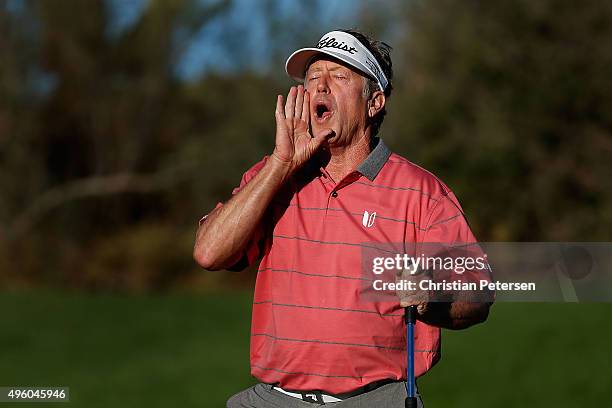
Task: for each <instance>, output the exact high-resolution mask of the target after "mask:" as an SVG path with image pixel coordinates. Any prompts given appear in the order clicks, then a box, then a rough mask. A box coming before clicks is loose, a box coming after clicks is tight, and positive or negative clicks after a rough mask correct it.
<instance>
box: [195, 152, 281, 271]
mask: <svg viewBox="0 0 612 408" xmlns="http://www.w3.org/2000/svg"><path fill="white" fill-rule="evenodd" d="M288 177H289V170H288V168H287V166H284V165H283V164H282V163H280V162H279V161H278V160H276V159H275V158H274V156H271V157H270V159H269V160H268V161H267V162H266V164H265V165H264V167H263V168H262V169H261V170H260V171H259V173H257V175H256V176H255V177H254V178H253V179H252V180H251V181H250V182H249V183H248V184H246V186H245V187H244V188H243V189H242V190H241V191H240V192H238V193H237V194H236V195H234V196H233V197H232V198H231V199H230V200H229V201H228V202H227V203H225V204H224V205H223V206H221V207H219V208H217V209H216V210H214V211H213V212H212V213H211V214H210V215H209V216H208V217H207V218H206V220H204V222H202V224H201V225H200V227H199V228H198V231H197V234H196V241H195V246H194V252H193V256H194V259H195V260H196V261H197V262H198V263H199V264H200V265H201V266H202V267H204V268H205V269H210V270H217V269H224V268H227V267H229V266H231V265H232V264H233V263H235V262H236V261H238V258H239V255H240V254H241V253H242V251H243V250H244V248H245V247H246V245H247V243H248V242H249V239H250V238H251V236H252V235H253V233H254V231H255V229H256V228H257V225H258V224H259V223H260V222H261V220H262V218H263V215H264V213H265V212H266V210H267V208H268V206H269V205H270V202H271V201H272V198H273V197H274V195H275V194H276V192H277V191H278V189H279V188H280V187H281V186H282V185H283V183H284V182H285V181H286V180H287V178H288Z"/></svg>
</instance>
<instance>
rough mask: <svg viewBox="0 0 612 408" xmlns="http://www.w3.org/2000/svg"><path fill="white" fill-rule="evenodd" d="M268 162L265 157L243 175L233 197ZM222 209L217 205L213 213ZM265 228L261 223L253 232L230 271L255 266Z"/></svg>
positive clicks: (202, 219) (203, 218) (204, 218)
mask: <svg viewBox="0 0 612 408" xmlns="http://www.w3.org/2000/svg"><path fill="white" fill-rule="evenodd" d="M267 160H268V156H265V157H264V158H263V159H262V160H261V161H259V162H258V163H256V164H255V165H253V166H252V167H251V168H250V169H248V170H247V171H246V172H245V173H244V174H243V175H242V179H241V180H240V184H239V185H238V186H237V187H235V188H234V189H233V190H232V196H234V195H236V194H238V193H239V192H240V191H241V190H242V189H243V188H244V187H245V186H246V185H247V184H248V183H249V182H250V181H251V180H252V179H253V178H254V177H255V176H256V175H257V173H259V171H260V170H261V169H262V168H263V167H264V165H265V164H266V161H267ZM220 207H223V203H222V202H219V203H217V205H216V206H215V208H214V209H213V210H212V211H214V210H216V209H218V208H220ZM212 211H211V212H212ZM209 214H210V213H209ZM206 217H208V214H206V215H204V216H203V217H202V218H200V221H199V224H200V225H201V224H202V223H203V222H204V220H206ZM264 226H265V221H263V222H260V223H259V225H258V226H257V227H256V229H255V231H254V232H253V236H252V237H251V238H250V239H249V242H248V243H247V246H246V247H245V249H244V250H243V252H242V254H239V255H237V256H236V262H235V263H234V264H233V265H232V266H231V267H229V268H227V269H228V270H242V269H244V268H246V267H247V266H249V265H251V264H253V262H255V261H256V260H257V259H258V258H259V256H260V254H261V249H262V248H263V245H264V242H265V231H264Z"/></svg>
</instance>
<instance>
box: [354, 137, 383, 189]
mask: <svg viewBox="0 0 612 408" xmlns="http://www.w3.org/2000/svg"><path fill="white" fill-rule="evenodd" d="M372 145H374V146H375V147H374V149H372V151H371V152H370V154H369V155H368V157H366V159H365V160H364V161H363V162H362V163H361V164H360V165H359V167H357V171H358V172H359V173H361V174H362V175H364V176H366V177H367V178H368V180H370V181H374V179H375V178H376V176H377V175H378V173H379V172H380V170H381V169H382V168H383V166H384V165H385V163H386V162H387V159H389V156H391V150H389V148H388V147H387V145H386V144H385V143H384V142H383V141H382V139H381V138H379V137H377V138H374V139H373V140H372Z"/></svg>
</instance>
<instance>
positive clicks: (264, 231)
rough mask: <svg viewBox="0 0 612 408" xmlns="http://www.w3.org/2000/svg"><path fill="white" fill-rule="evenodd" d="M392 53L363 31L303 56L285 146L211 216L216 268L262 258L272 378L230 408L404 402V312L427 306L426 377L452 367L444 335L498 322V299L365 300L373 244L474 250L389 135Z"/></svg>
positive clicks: (255, 332) (262, 310) (204, 244)
mask: <svg viewBox="0 0 612 408" xmlns="http://www.w3.org/2000/svg"><path fill="white" fill-rule="evenodd" d="M389 53H390V48H389V47H388V46H387V45H386V44H384V43H382V42H379V41H374V40H372V39H370V38H368V37H366V36H365V35H363V34H361V33H359V32H356V31H350V30H348V31H332V32H330V33H327V34H325V35H324V36H323V37H322V38H321V40H320V41H319V42H318V44H317V46H316V47H314V48H304V49H301V50H298V51H296V52H294V53H293V54H292V55H291V56H290V57H289V59H288V60H287V63H286V71H287V73H288V74H289V75H290V76H291V77H293V78H295V79H296V80H299V81H302V80H303V81H304V85H303V86H302V85H299V86H297V87H291V89H290V91H289V93H288V95H287V98H286V100H283V97H282V96H280V95H279V96H278V99H277V103H276V112H275V117H276V145H275V148H274V151H273V152H272V154H271V155H270V156H267V157H265V158H264V159H263V160H262V161H260V162H259V163H257V164H256V165H255V166H253V167H252V168H251V169H249V170H248V171H247V172H246V173H245V174H244V176H243V179H242V182H241V183H240V186H239V187H238V188H236V189H235V190H234V192H233V196H232V198H231V199H230V200H229V201H227V202H226V203H223V204H221V203H220V204H218V205H217V207H216V208H215V209H214V210H213V211H212V212H211V213H210V214H208V216H206V217H204V218H203V219H202V220H201V221H200V227H199V229H198V232H197V237H196V243H195V248H194V258H195V259H196V261H197V262H198V263H199V264H200V265H201V266H203V267H204V268H206V269H211V270H217V269H242V268H244V267H245V266H247V265H248V264H250V263H252V262H254V261H255V260H256V259H257V258H258V257H260V256H262V257H263V258H262V260H261V263H260V267H259V270H258V276H257V283H256V287H255V296H254V302H253V320H252V328H251V373H252V375H253V376H255V377H256V378H257V379H258V380H260V381H261V383H260V384H258V385H256V386H255V387H252V388H250V389H248V390H245V391H243V392H241V393H238V394H236V395H235V396H233V397H232V398H230V400H229V401H228V404H227V406H228V407H230V408H233V407H305V406H308V404H305V403H304V402H310V403H312V404H313V406H315V405H316V404H336V405H337V406H338V407H357V406H359V407H361V406H373V407H374V406H375V407H403V406H404V405H403V404H404V398H405V396H406V390H405V388H404V385H405V383H404V382H403V380H405V378H406V374H405V373H406V351H405V345H406V337H405V334H404V330H405V324H404V321H403V309H402V307H404V306H408V305H411V304H418V305H419V312H418V314H419V317H418V322H417V325H416V329H415V330H416V350H417V353H416V356H415V366H416V368H415V371H416V375H417V376H419V375H422V374H424V373H425V372H426V371H427V370H429V369H430V368H431V366H433V364H435V363H436V362H437V360H438V359H439V355H440V354H439V353H440V350H439V347H440V328H441V327H445V328H451V329H459V328H464V327H468V326H470V325H473V324H476V323H479V322H482V321H484V320H485V319H486V317H487V314H488V304H486V303H465V302H458V301H455V302H452V303H440V302H438V303H429V304H428V303H426V302H424V301H423V300H422V298H420V297H418V296H416V297H410V296H408V297H405V298H403V300H402V302H401V304H400V302H398V301H396V302H362V301H360V299H359V293H360V290H361V289H360V288H361V287H362V286H361V285H362V281H363V278H362V275H361V273H362V258H361V256H362V253H361V251H362V249H364V248H365V247H367V245H366V244H365V243H372V242H375V243H387V242H403V243H416V242H460V243H470V242H475V238H474V237H473V235H472V233H471V231H470V229H469V227H468V225H467V222H466V220H465V218H464V216H463V212H462V210H461V207H460V206H459V204H458V202H457V200H456V198H455V196H454V195H453V193H452V192H451V191H450V190H449V189H448V188H447V187H446V186H445V185H444V184H443V183H442V182H441V181H440V180H438V179H437V178H436V177H434V176H433V175H431V174H430V173H428V172H427V171H425V170H423V169H421V168H419V167H418V166H416V165H414V164H412V163H411V162H409V161H408V160H406V159H404V158H402V157H400V156H398V155H397V154H394V153H392V152H391V151H390V150H389V149H388V148H387V147H386V145H385V144H384V143H383V141H382V139H381V138H379V137H377V132H378V130H379V128H380V125H381V123H382V121H383V118H384V116H385V113H386V110H385V108H386V103H387V99H388V98H389V96H390V94H391V89H392V84H391V80H392V76H393V73H392V64H391V58H390V54H389ZM283 102H284V103H283ZM421 405H422V403H421V402H420V401H419V406H421Z"/></svg>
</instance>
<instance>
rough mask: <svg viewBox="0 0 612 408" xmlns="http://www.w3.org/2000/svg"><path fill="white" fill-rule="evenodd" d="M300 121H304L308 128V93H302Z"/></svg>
mask: <svg viewBox="0 0 612 408" xmlns="http://www.w3.org/2000/svg"><path fill="white" fill-rule="evenodd" d="M302 120H304V121H305V122H306V124H307V125H308V127H309V128H310V93H309V92H308V91H304V103H303V104H302Z"/></svg>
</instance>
